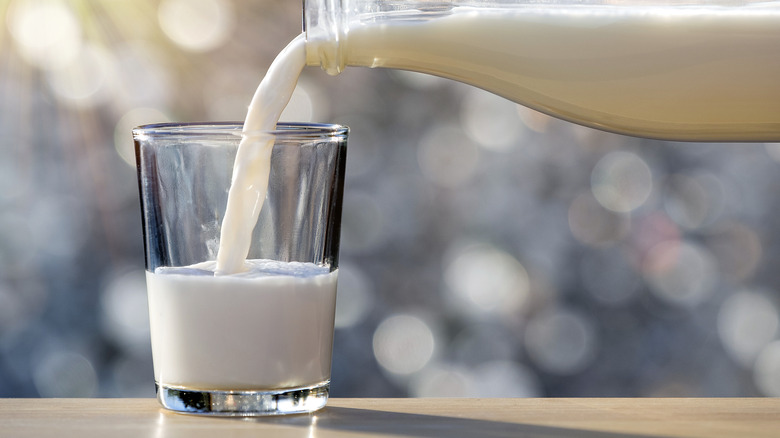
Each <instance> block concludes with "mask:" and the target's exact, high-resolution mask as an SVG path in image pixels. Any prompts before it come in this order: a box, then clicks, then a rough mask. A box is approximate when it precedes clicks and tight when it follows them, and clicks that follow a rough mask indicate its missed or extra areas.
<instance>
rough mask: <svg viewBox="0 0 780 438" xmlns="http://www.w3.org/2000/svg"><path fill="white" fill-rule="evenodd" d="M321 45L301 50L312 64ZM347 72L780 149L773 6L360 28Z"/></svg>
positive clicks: (450, 15)
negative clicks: (381, 73) (368, 70)
mask: <svg viewBox="0 0 780 438" xmlns="http://www.w3.org/2000/svg"><path fill="white" fill-rule="evenodd" d="M317 44H325V45H328V44H333V43H332V42H328V41H323V42H311V43H310V47H309V48H308V50H307V53H308V56H309V59H308V62H309V63H310V64H319V62H320V60H319V59H317V58H316V57H317V56H318V55H317V54H318V53H319V50H318V47H317ZM339 44H340V45H341V50H342V51H343V56H344V59H345V61H346V64H347V65H358V66H368V67H387V68H399V69H408V70H414V71H420V72H425V73H431V74H434V75H438V76H443V77H447V78H451V79H455V80H458V81H461V82H465V83H468V84H472V85H475V86H478V87H480V88H484V89H486V90H488V91H492V92H494V93H496V94H498V95H501V96H504V97H506V98H508V99H511V100H513V101H516V102H519V103H522V104H524V105H527V106H530V107H532V108H535V109H538V110H541V111H544V112H547V113H549V114H552V115H555V116H557V117H560V118H563V119H568V120H571V121H575V122H578V123H582V124H585V125H589V126H593V127H597V128H598V127H603V128H606V129H608V130H614V131H618V132H625V133H629V134H632V135H639V136H647V137H669V138H674V139H678V140H683V139H687V140H723V141H727V140H732V139H738V140H759V141H778V140H780V3H778V2H774V3H767V4H765V5H763V6H756V7H751V8H747V7H742V8H717V7H698V8H697V7H687V8H686V7H646V8H642V7H638V6H635V7H615V6H603V5H602V6H592V5H591V6H571V5H570V6H563V7H555V6H551V5H541V6H535V5H530V6H527V7H520V8H503V9H491V8H487V7H485V8H454V9H453V10H452V11H451V12H447V13H445V14H442V16H440V17H434V18H430V19H427V20H419V19H417V20H402V19H401V20H399V19H397V18H394V19H393V20H383V19H382V18H379V19H377V20H376V21H372V20H369V19H364V20H362V21H357V20H356V21H354V22H350V23H349V31H348V33H347V35H346V38H342V40H341V41H340V42H339Z"/></svg>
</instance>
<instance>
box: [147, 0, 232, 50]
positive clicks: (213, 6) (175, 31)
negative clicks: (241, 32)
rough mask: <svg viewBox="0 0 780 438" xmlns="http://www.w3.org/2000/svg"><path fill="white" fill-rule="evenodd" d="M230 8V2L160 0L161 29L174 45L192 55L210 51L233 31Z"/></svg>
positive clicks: (226, 0) (224, 40) (214, 0)
mask: <svg viewBox="0 0 780 438" xmlns="http://www.w3.org/2000/svg"><path fill="white" fill-rule="evenodd" d="M233 14H234V12H233V6H232V4H231V3H230V1H229V0H163V1H162V2H161V3H160V9H159V20H160V27H161V28H162V30H163V31H164V32H165V34H166V35H167V36H168V38H170V39H171V41H173V42H174V43H176V44H177V45H178V46H180V47H181V48H183V49H186V50H191V51H193V52H205V51H209V50H213V49H215V48H218V47H220V46H221V45H222V44H224V43H225V42H226V41H227V40H228V38H229V37H230V35H231V33H232V31H233V25H234V20H235V18H234V16H233Z"/></svg>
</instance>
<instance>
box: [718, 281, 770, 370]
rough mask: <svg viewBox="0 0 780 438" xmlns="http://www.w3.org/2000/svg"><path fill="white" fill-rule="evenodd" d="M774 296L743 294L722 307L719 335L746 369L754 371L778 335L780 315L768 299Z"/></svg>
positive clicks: (752, 293)
mask: <svg viewBox="0 0 780 438" xmlns="http://www.w3.org/2000/svg"><path fill="white" fill-rule="evenodd" d="M771 295H772V294H771V293H769V294H767V293H763V292H756V291H740V292H737V293H735V294H733V295H731V296H729V297H728V298H727V299H726V301H725V302H724V303H723V304H722V305H721V308H720V313H719V314H718V334H719V335H720V339H721V341H722V342H723V346H724V347H725V348H726V351H728V352H729V354H730V355H731V356H732V357H733V358H734V360H736V361H737V362H739V363H740V364H741V365H742V366H744V367H747V368H750V367H752V365H753V362H754V361H755V359H756V357H757V356H758V355H759V353H761V351H762V350H763V349H764V347H765V346H766V345H767V344H769V343H770V342H771V341H772V340H773V339H774V338H775V336H776V335H777V333H778V313H777V312H778V311H777V309H776V308H775V307H774V305H773V304H772V301H771V300H770V299H769V298H768V296H771Z"/></svg>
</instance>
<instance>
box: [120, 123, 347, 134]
mask: <svg viewBox="0 0 780 438" xmlns="http://www.w3.org/2000/svg"><path fill="white" fill-rule="evenodd" d="M243 129H244V123H243V122H165V123H152V124H147V125H141V126H137V127H135V128H133V137H139V136H177V135H185V136H188V137H200V136H213V135H234V136H237V137H242V136H250V137H255V136H261V135H271V136H274V137H286V138H333V137H344V138H346V136H347V134H348V133H349V128H348V127H347V126H344V125H339V124H335V123H310V122H279V123H277V124H276V129H274V130H271V131H250V132H244V131H243Z"/></svg>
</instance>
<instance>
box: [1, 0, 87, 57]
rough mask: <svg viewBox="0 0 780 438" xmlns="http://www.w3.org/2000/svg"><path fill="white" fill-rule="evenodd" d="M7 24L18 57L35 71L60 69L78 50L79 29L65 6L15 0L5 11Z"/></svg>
mask: <svg viewBox="0 0 780 438" xmlns="http://www.w3.org/2000/svg"><path fill="white" fill-rule="evenodd" d="M6 24H7V26H8V29H9V30H10V31H11V35H12V36H13V38H14V42H15V43H16V48H17V50H18V51H19V54H20V55H22V57H23V58H24V59H25V60H26V61H27V62H29V63H30V64H32V65H35V66H36V67H40V68H44V69H56V68H62V67H64V66H66V65H67V64H69V63H70V62H72V61H73V60H74V59H76V57H77V56H78V54H79V51H80V50H81V43H82V35H81V34H82V32H81V26H80V25H79V22H78V19H77V18H76V15H75V13H74V11H73V10H72V9H71V8H70V7H69V5H68V2H65V1H62V0H16V1H14V2H12V3H11V5H10V6H9V7H8V12H7V15H6Z"/></svg>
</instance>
